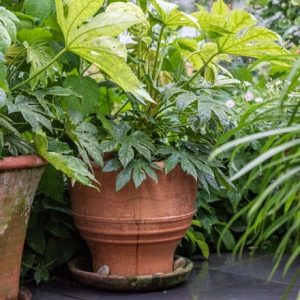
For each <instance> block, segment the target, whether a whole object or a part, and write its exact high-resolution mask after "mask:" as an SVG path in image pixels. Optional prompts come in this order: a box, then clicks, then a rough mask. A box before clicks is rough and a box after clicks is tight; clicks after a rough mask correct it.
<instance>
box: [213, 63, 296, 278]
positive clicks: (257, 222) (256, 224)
mask: <svg viewBox="0 0 300 300" xmlns="http://www.w3.org/2000/svg"><path fill="white" fill-rule="evenodd" d="M299 70H300V62H299V60H298V61H297V62H296V63H295V64H294V67H293V68H292V69H291V72H290V75H289V76H288V78H287V80H286V81H285V84H284V86H283V89H282V91H281V93H280V94H279V95H278V96H277V97H276V98H275V99H271V100H270V101H266V102H265V103H263V105H261V106H263V108H264V109H263V111H261V112H260V113H261V114H260V116H261V118H260V119H258V120H255V119H254V121H253V122H249V118H251V117H252V118H253V117H254V118H255V116H256V115H257V113H258V109H259V107H255V109H251V110H250V109H249V111H246V112H245V114H244V116H242V122H241V124H240V125H239V128H238V130H235V132H234V134H238V132H239V133H243V132H247V131H248V130H249V129H250V126H253V125H254V126H257V128H258V129H260V131H259V132H257V133H252V134H251V135H246V136H243V137H241V138H239V139H236V140H234V141H231V142H229V143H227V144H225V145H223V146H221V147H220V148H218V149H216V150H215V152H214V153H212V156H211V157H214V156H216V155H218V154H220V153H224V152H225V151H229V150H230V149H232V148H234V151H233V154H232V155H231V164H232V165H234V164H235V160H236V157H237V156H238V153H241V152H243V153H245V152H247V151H249V150H248V149H249V143H250V144H251V143H254V142H257V140H258V139H262V141H263V143H262V145H261V147H259V148H258V151H257V152H256V153H255V157H254V159H252V160H251V159H250V160H247V161H246V162H244V163H243V164H242V165H241V166H240V167H239V168H236V169H235V170H234V172H233V174H232V180H235V181H236V180H238V179H239V180H240V178H241V177H242V176H243V177H244V178H245V175H246V174H247V177H246V182H245V185H244V188H243V189H241V192H242V193H243V194H244V193H247V190H248V189H249V187H251V186H252V185H255V186H256V192H257V195H256V196H255V197H254V198H253V199H251V201H249V203H248V204H247V205H246V206H245V207H243V208H242V209H241V210H240V211H239V212H237V213H236V214H235V216H234V217H233V218H232V219H231V221H230V222H229V223H228V224H227V225H226V227H225V229H226V230H227V229H228V228H230V226H231V225H232V224H233V223H234V222H235V221H236V220H238V219H239V218H245V219H246V221H247V227H246V230H245V232H244V233H243V235H242V236H241V238H240V239H239V241H238V242H237V244H236V247H235V251H236V252H237V251H240V253H241V252H242V251H243V249H244V248H245V247H247V246H248V245H249V244H253V245H254V249H256V248H257V247H259V246H260V247H263V245H264V244H265V243H267V242H269V241H270V240H271V239H272V237H274V236H275V237H276V236H277V237H278V240H279V241H278V243H277V245H276V246H275V249H276V251H275V264H274V268H273V270H272V273H271V275H270V276H272V275H273V274H274V272H275V271H276V270H277V268H278V266H279V264H280V263H281V261H282V258H283V255H284V254H285V253H289V258H288V260H287V262H286V265H285V268H284V272H283V273H284V275H285V274H286V273H287V271H288V269H289V268H290V266H291V265H292V264H293V263H294V262H295V260H296V258H297V257H299V253H300V250H299V229H300V227H299V226H300V223H299V203H300V202H299V172H300V169H299V153H300V152H299V139H298V136H299V130H300V128H299V101H300V93H299V92H300V90H299V78H300V72H299ZM270 105H272V106H273V107H272V115H273V117H272V118H269V112H270ZM260 109H261V107H260ZM277 111H278V112H279V113H280V115H279V116H278V117H274V114H275V116H276V112H277ZM246 118H248V122H245V119H246ZM262 125H263V126H262ZM231 136H232V135H230V134H227V136H225V138H224V139H222V142H224V141H226V140H228V138H230V137H231ZM222 239H224V233H223V234H222V235H221V240H222Z"/></svg>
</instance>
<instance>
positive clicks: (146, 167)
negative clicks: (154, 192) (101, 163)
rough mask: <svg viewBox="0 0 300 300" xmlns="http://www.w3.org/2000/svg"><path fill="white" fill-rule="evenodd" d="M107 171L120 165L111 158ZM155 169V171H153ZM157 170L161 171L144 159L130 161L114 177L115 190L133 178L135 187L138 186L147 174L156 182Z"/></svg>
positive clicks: (113, 169)
mask: <svg viewBox="0 0 300 300" xmlns="http://www.w3.org/2000/svg"><path fill="white" fill-rule="evenodd" d="M109 165H110V166H109V167H107V169H108V171H109V172H110V171H115V170H117V169H118V168H119V167H120V164H118V163H117V162H116V161H115V160H111V163H110V164H109ZM155 170H156V171H155ZM157 171H161V169H160V168H159V166H157V165H156V164H154V163H150V164H149V162H148V161H146V160H144V159H137V160H133V161H131V162H130V163H129V164H128V166H127V167H126V168H124V169H123V170H121V171H120V172H119V174H118V175H117V178H116V190H117V191H119V190H121V189H122V188H123V187H124V186H125V185H126V184H128V183H129V182H130V180H131V179H132V180H133V183H134V185H135V187H136V188H139V187H140V186H141V185H142V183H143V182H144V181H145V180H146V179H147V176H149V177H150V178H151V179H152V180H153V181H154V182H156V183H157V182H158V176H157Z"/></svg>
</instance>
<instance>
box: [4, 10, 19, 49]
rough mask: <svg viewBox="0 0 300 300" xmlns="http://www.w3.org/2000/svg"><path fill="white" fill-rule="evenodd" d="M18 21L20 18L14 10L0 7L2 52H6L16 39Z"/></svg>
mask: <svg viewBox="0 0 300 300" xmlns="http://www.w3.org/2000/svg"><path fill="white" fill-rule="evenodd" d="M18 23H19V19H18V18H17V17H16V16H15V15H14V14H13V13H12V12H10V11H9V10H7V9H5V8H4V7H0V52H5V50H6V49H7V48H8V47H9V46H10V44H11V42H12V41H15V40H16V32H17V28H16V25H17V24H18Z"/></svg>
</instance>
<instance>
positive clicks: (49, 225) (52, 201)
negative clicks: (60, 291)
mask: <svg viewBox="0 0 300 300" xmlns="http://www.w3.org/2000/svg"><path fill="white" fill-rule="evenodd" d="M65 184H66V182H65V179H64V177H63V176H62V173H61V172H58V171H56V170H55V169H54V168H53V167H52V166H48V167H47V169H46V171H45V173H44V175H43V177H42V180H41V182H40V186H39V189H38V194H37V196H36V199H35V200H34V203H33V207H32V211H31V217H30V221H29V224H28V231H27V238H26V243H25V248H24V254H23V262H22V271H21V279H22V281H27V280H28V279H31V278H33V279H34V280H35V282H36V283H37V284H39V283H41V282H46V281H48V280H49V279H50V278H51V275H52V274H53V272H54V271H55V270H57V269H58V268H59V267H61V266H63V265H65V264H66V263H67V262H68V261H69V260H70V259H71V258H72V256H73V255H74V254H75V253H78V254H80V253H82V251H85V250H86V247H85V245H84V244H83V243H82V241H81V240H80V237H79V233H78V232H77V231H76V229H75V227H74V224H73V218H72V215H71V211H70V207H69V199H68V197H67V194H66V193H65V187H66V185H65ZM82 249H84V250H82Z"/></svg>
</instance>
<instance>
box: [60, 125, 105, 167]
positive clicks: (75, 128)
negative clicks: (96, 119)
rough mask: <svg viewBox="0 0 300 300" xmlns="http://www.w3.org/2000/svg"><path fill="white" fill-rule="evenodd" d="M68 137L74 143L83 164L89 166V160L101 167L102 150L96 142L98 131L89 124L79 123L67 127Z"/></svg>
mask: <svg viewBox="0 0 300 300" xmlns="http://www.w3.org/2000/svg"><path fill="white" fill-rule="evenodd" d="M66 132H67V134H68V136H69V137H70V138H71V140H72V141H73V142H74V143H75V145H76V146H77V148H78V151H79V154H80V155H81V156H82V159H83V160H84V162H85V163H87V164H88V165H90V158H92V159H93V160H94V161H95V162H96V163H97V164H99V165H101V166H102V165H103V159H102V149H101V147H100V144H99V142H98V129H97V127H96V126H94V125H93V124H91V123H87V122H80V123H77V124H73V123H71V124H69V125H67V130H66Z"/></svg>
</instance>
